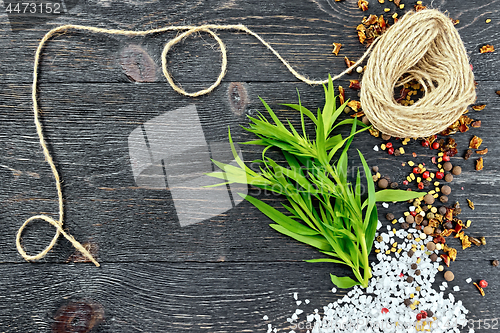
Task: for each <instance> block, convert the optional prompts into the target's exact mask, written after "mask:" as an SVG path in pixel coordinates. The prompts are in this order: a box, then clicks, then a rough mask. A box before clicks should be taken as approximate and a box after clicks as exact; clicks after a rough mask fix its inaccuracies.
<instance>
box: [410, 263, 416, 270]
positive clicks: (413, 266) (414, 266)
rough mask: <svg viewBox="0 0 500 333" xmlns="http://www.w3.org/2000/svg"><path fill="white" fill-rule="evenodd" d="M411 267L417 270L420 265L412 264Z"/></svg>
mask: <svg viewBox="0 0 500 333" xmlns="http://www.w3.org/2000/svg"><path fill="white" fill-rule="evenodd" d="M410 267H411V269H417V267H418V265H417V264H415V263H413V264H411V266H410Z"/></svg>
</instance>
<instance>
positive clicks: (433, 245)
mask: <svg viewBox="0 0 500 333" xmlns="http://www.w3.org/2000/svg"><path fill="white" fill-rule="evenodd" d="M435 249H436V243H434V242H429V243H427V250H429V251H434V250H435ZM433 254H434V253H433ZM436 259H437V255H436ZM431 260H432V255H431Z"/></svg>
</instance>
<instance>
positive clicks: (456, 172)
mask: <svg viewBox="0 0 500 333" xmlns="http://www.w3.org/2000/svg"><path fill="white" fill-rule="evenodd" d="M451 173H452V174H454V175H455V176H458V175H459V174H461V173H462V168H461V167H460V166H458V165H455V166H454V167H453V169H452V170H451Z"/></svg>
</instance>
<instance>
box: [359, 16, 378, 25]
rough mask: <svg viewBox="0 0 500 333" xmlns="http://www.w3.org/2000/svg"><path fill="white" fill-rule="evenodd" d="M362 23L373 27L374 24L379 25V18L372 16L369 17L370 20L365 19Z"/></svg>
mask: <svg viewBox="0 0 500 333" xmlns="http://www.w3.org/2000/svg"><path fill="white" fill-rule="evenodd" d="M361 23H363V24H364V25H372V24H375V23H378V17H377V15H373V14H372V15H370V16H368V18H366V17H365V18H364V19H363V21H361Z"/></svg>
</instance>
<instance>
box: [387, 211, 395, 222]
mask: <svg viewBox="0 0 500 333" xmlns="http://www.w3.org/2000/svg"><path fill="white" fill-rule="evenodd" d="M385 218H386V219H387V220H389V221H392V220H394V214H393V213H387V215H386V216H385Z"/></svg>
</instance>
